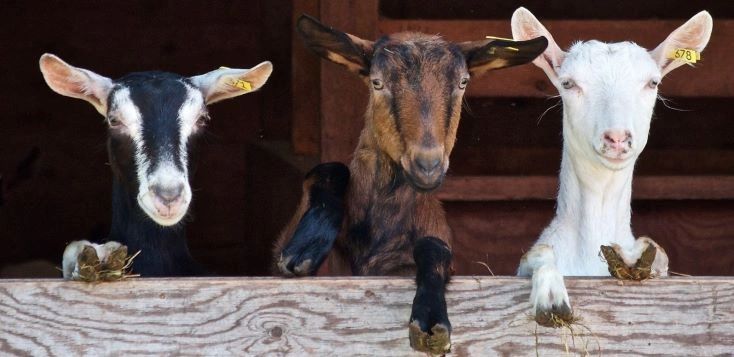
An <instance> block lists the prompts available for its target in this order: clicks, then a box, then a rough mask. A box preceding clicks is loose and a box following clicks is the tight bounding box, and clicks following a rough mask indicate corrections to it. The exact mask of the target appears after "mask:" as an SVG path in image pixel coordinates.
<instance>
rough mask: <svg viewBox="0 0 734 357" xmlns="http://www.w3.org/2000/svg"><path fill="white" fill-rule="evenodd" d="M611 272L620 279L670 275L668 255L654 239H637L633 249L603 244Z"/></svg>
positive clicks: (603, 252)
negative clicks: (626, 249) (627, 249)
mask: <svg viewBox="0 0 734 357" xmlns="http://www.w3.org/2000/svg"><path fill="white" fill-rule="evenodd" d="M601 254H602V256H603V257H604V260H605V261H606V262H607V268H608V270H609V274H610V275H611V276H613V277H615V278H617V279H620V280H636V281H641V280H646V279H650V278H655V277H658V276H666V275H668V256H667V254H665V251H664V250H663V248H661V247H660V246H659V245H658V244H657V243H655V242H654V241H653V240H652V239H650V238H647V237H642V238H639V239H637V241H636V242H635V245H634V246H633V247H632V249H631V250H629V251H625V250H624V249H622V248H621V247H620V246H619V245H617V244H612V245H611V246H605V245H602V246H601Z"/></svg>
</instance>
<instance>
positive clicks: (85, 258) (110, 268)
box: [61, 240, 128, 282]
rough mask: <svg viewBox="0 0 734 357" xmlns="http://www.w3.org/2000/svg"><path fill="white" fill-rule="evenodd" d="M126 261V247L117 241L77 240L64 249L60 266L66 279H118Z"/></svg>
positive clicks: (91, 280) (122, 272)
mask: <svg viewBox="0 0 734 357" xmlns="http://www.w3.org/2000/svg"><path fill="white" fill-rule="evenodd" d="M127 262H128V256H127V247H126V246H124V245H122V244H120V243H118V242H114V241H112V242H107V243H105V244H95V243H90V242H89V241H86V240H78V241H73V242H71V243H69V244H68V245H67V246H66V249H64V257H63V260H62V262H61V267H62V272H63V274H64V279H66V280H82V281H89V282H93V281H98V280H120V279H119V278H121V277H123V274H124V273H125V272H124V270H126V269H125V267H126V264H127Z"/></svg>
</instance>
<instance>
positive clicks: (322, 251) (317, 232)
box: [282, 162, 349, 275]
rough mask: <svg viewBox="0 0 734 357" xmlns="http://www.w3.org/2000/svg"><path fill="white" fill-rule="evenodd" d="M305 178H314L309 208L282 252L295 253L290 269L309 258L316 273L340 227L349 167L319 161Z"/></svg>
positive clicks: (311, 271) (287, 254) (312, 271)
mask: <svg viewBox="0 0 734 357" xmlns="http://www.w3.org/2000/svg"><path fill="white" fill-rule="evenodd" d="M306 180H314V182H313V184H312V186H311V188H310V191H309V207H308V209H307V210H306V212H305V213H304V214H303V217H301V220H300V222H299V223H298V227H297V228H296V231H295V233H294V234H293V238H292V239H291V240H290V241H289V242H288V245H287V246H286V247H285V248H284V249H283V251H282V254H283V256H284V257H289V256H293V257H292V258H291V260H290V261H288V264H287V268H288V270H289V271H293V270H294V268H295V267H297V266H299V265H301V264H302V263H303V262H305V261H307V260H310V261H311V265H310V269H309V274H310V275H315V274H316V272H317V271H318V268H319V267H320V266H321V264H322V263H323V262H324V259H326V256H327V254H328V253H329V251H330V250H331V247H332V245H333V244H334V240H336V237H337V235H338V234H339V230H340V229H341V224H342V219H343V217H344V196H345V193H346V190H347V185H348V184H349V168H347V167H346V166H345V165H344V164H341V163H336V162H335V163H326V164H320V165H318V166H316V167H314V168H313V169H312V170H311V171H309V173H308V174H307V175H306Z"/></svg>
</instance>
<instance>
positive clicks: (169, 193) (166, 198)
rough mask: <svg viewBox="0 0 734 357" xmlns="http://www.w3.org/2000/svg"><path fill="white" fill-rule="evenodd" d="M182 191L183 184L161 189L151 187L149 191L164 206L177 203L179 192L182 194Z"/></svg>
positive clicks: (157, 186) (159, 187)
mask: <svg viewBox="0 0 734 357" xmlns="http://www.w3.org/2000/svg"><path fill="white" fill-rule="evenodd" d="M183 189H184V185H183V184H178V185H176V186H171V187H161V186H159V185H154V186H153V187H151V190H152V191H153V193H154V194H155V195H156V197H158V199H159V200H160V201H161V202H162V203H163V204H165V205H170V204H171V203H173V202H175V201H177V200H178V199H179V198H180V197H181V192H183Z"/></svg>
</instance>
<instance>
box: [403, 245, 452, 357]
mask: <svg viewBox="0 0 734 357" xmlns="http://www.w3.org/2000/svg"><path fill="white" fill-rule="evenodd" d="M413 259H414V260H415V264H416V266H417V272H416V278H415V282H416V285H417V288H416V292H415V298H414V299H413V310H412V312H411V314H410V326H409V328H410V329H409V336H410V347H412V348H413V349H415V350H417V351H422V352H428V353H432V354H444V353H447V352H449V351H450V350H451V323H450V322H449V315H448V312H447V311H446V297H445V291H446V284H447V283H448V282H449V277H450V269H451V249H450V248H449V246H448V245H447V244H446V242H444V241H442V240H440V239H438V238H434V237H424V238H420V239H418V241H417V242H416V243H415V247H414V249H413Z"/></svg>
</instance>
